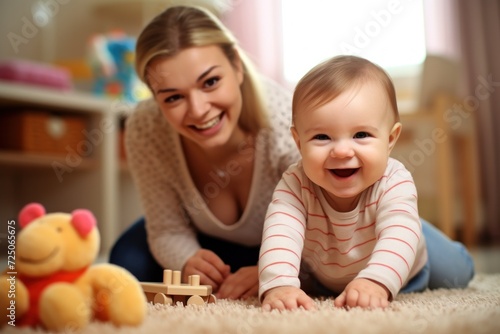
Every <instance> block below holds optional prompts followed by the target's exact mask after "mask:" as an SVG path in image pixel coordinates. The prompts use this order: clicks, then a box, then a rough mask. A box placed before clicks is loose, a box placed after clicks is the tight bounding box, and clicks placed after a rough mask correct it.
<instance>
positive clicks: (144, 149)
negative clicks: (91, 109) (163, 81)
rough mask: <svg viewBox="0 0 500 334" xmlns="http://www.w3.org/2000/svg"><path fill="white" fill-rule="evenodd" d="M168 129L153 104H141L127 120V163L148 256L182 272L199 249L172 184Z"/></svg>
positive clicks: (176, 178) (174, 177)
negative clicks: (139, 207)
mask: <svg viewBox="0 0 500 334" xmlns="http://www.w3.org/2000/svg"><path fill="white" fill-rule="evenodd" d="M167 133H168V128H167V125H166V122H165V121H164V120H163V116H162V115H161V113H160V112H159V111H158V110H157V107H156V104H155V103H154V101H151V100H148V101H144V102H141V103H140V104H139V105H138V107H137V110H136V111H135V112H134V113H133V114H132V115H131V116H130V117H129V118H128V119H127V123H126V131H125V145H126V149H127V162H128V165H129V168H130V171H131V173H132V176H133V178H134V181H135V185H136V187H137V189H138V191H139V195H140V198H141V203H142V207H143V210H144V213H145V217H146V229H147V233H148V243H149V246H150V250H151V253H152V254H153V256H154V257H155V259H156V260H157V262H158V263H159V264H160V265H161V266H163V267H164V268H171V269H179V270H180V269H182V266H183V265H184V264H185V262H186V261H187V259H188V258H189V257H191V256H192V255H193V254H194V253H196V251H198V250H199V249H200V246H199V244H198V242H197V240H196V234H195V232H194V230H193V229H192V227H191V226H190V222H189V219H188V218H187V216H186V214H185V212H184V209H183V206H182V201H181V198H180V195H179V194H178V193H176V191H175V189H174V187H173V184H174V182H180V181H179V175H176V174H175V173H174V171H173V170H172V164H173V163H174V161H175V160H177V159H179V157H178V153H177V152H175V149H174V145H173V144H172V143H170V142H169V138H168V134H167Z"/></svg>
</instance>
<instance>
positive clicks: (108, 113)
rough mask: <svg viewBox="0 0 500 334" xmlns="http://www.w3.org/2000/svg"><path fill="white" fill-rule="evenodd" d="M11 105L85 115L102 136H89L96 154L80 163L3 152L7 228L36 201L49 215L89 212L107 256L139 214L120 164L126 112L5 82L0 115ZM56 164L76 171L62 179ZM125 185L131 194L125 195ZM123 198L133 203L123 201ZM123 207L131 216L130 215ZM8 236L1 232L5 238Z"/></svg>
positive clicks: (0, 175)
mask: <svg viewBox="0 0 500 334" xmlns="http://www.w3.org/2000/svg"><path fill="white" fill-rule="evenodd" d="M10 107H22V108H24V107H25V108H33V109H42V110H48V111H54V112H58V113H76V114H80V115H85V117H86V118H88V120H89V122H88V124H89V126H88V128H87V131H88V132H89V133H92V131H94V133H98V134H99V135H102V137H100V138H101V139H100V140H97V139H98V138H99V137H97V136H96V137H94V141H93V142H92V141H91V140H90V139H89V137H85V138H86V140H87V141H88V143H87V144H90V145H92V146H91V148H92V150H93V151H92V152H91V153H90V154H88V156H83V157H81V158H82V159H81V161H79V163H69V162H70V161H71V160H68V159H69V158H68V155H67V154H66V155H64V154H62V155H53V154H52V155H47V154H42V153H37V154H34V153H29V152H20V151H14V150H0V189H1V190H2V191H1V193H0V215H1V217H0V218H1V221H2V224H1V225H2V226H4V223H3V222H6V221H7V220H8V219H16V220H17V215H18V212H19V210H20V209H21V208H22V207H23V206H24V205H25V204H27V203H29V202H33V201H36V202H40V203H42V204H43V205H44V206H45V208H46V209H47V212H56V211H59V212H71V211H72V210H74V209H77V208H87V209H89V210H91V211H92V212H93V213H94V214H95V216H96V218H97V222H98V227H99V230H100V232H101V239H102V241H101V253H103V254H104V253H107V252H108V251H109V249H110V247H111V245H112V244H113V242H114V241H115V240H116V238H117V236H118V234H119V232H120V230H121V229H122V228H123V227H124V226H126V225H128V224H130V223H131V222H132V220H133V219H135V218H136V217H135V216H138V215H139V209H138V208H137V206H138V204H137V201H136V197H135V193H134V189H133V185H132V181H131V178H130V176H129V175H128V172H127V171H126V169H124V168H123V166H122V164H120V162H119V154H118V123H119V118H120V117H121V116H122V115H121V112H120V110H116V109H117V108H115V107H114V105H113V101H111V100H106V99H101V98H98V97H95V96H92V95H90V94H84V93H78V92H74V91H57V90H53V89H47V88H40V87H35V86H27V85H20V84H13V83H7V82H0V112H3V111H5V110H6V109H8V108H10ZM68 154H69V153H68ZM55 162H56V163H59V164H62V165H65V166H68V167H69V168H70V169H71V172H66V173H64V174H62V177H61V174H59V175H60V176H59V177H58V174H57V173H56V172H55V170H54V167H53V165H54V163H55ZM121 183H123V184H122V185H120V184H121ZM120 187H122V189H121V190H122V191H123V190H125V191H126V192H125V193H122V191H120ZM121 198H124V199H125V200H126V201H127V203H121ZM130 202H133V203H130ZM134 202H135V203H134ZM119 206H120V207H124V208H125V211H126V213H125V214H128V216H129V217H127V218H125V217H124V213H123V212H120V211H121V209H120V211H119ZM120 221H121V224H120ZM5 233H6V231H0V236H1V235H2V234H5ZM0 246H1V245H0ZM2 247H3V246H2Z"/></svg>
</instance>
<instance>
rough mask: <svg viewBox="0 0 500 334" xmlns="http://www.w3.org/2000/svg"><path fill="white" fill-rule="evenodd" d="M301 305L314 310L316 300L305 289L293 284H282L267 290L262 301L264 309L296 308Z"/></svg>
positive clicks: (281, 309) (282, 309)
mask: <svg viewBox="0 0 500 334" xmlns="http://www.w3.org/2000/svg"><path fill="white" fill-rule="evenodd" d="M300 306H302V307H304V308H305V309H306V310H313V309H315V308H316V307H315V306H314V301H313V300H312V298H311V297H309V296H308V295H307V294H306V293H305V292H304V291H302V290H301V289H299V288H296V287H293V286H280V287H277V288H273V289H271V290H269V291H267V292H266V294H265V295H264V300H263V301H262V309H263V310H264V311H271V310H280V311H284V310H294V309H297V308H299V307H300Z"/></svg>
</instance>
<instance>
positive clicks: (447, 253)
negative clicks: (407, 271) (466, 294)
mask: <svg viewBox="0 0 500 334" xmlns="http://www.w3.org/2000/svg"><path fill="white" fill-rule="evenodd" d="M422 232H423V234H424V237H425V242H426V243H427V253H428V254H429V258H428V260H427V263H426V265H425V267H424V268H422V270H420V272H419V273H418V274H417V275H416V276H415V277H413V278H412V279H411V280H410V281H409V282H408V283H407V284H406V286H404V287H403V288H402V289H401V292H402V293H406V292H416V291H423V290H425V289H426V288H429V289H439V288H449V289H453V288H465V287H467V285H468V284H469V282H470V281H471V280H472V278H473V277H474V261H473V260H472V257H471V255H470V254H469V252H468V251H467V249H466V248H465V247H464V245H462V244H461V243H460V242H457V241H453V240H451V239H449V238H448V237H447V236H446V235H445V234H443V233H442V232H441V231H440V230H438V229H437V228H436V227H434V226H433V225H431V224H430V223H428V222H427V221H425V220H423V219H422Z"/></svg>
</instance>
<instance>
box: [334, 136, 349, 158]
mask: <svg viewBox="0 0 500 334" xmlns="http://www.w3.org/2000/svg"><path fill="white" fill-rule="evenodd" d="M330 156H331V157H333V158H337V159H342V158H350V157H352V156H354V150H353V148H352V146H351V144H350V143H349V142H348V141H347V140H339V141H336V142H334V143H333V147H332V149H331V150H330Z"/></svg>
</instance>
